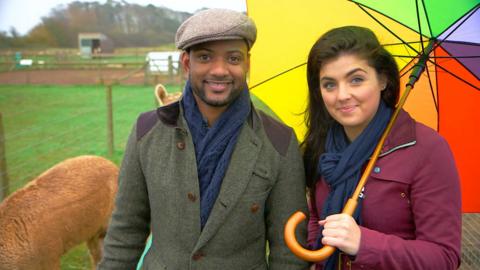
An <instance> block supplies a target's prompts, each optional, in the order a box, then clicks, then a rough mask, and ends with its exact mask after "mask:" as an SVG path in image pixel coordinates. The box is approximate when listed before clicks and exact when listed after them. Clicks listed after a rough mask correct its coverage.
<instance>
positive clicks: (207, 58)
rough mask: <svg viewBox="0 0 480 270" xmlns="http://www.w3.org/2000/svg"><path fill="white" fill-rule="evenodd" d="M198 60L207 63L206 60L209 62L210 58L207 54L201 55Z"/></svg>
mask: <svg viewBox="0 0 480 270" xmlns="http://www.w3.org/2000/svg"><path fill="white" fill-rule="evenodd" d="M198 59H199V60H200V61H208V60H210V56H209V55H208V54H201V55H199V56H198Z"/></svg>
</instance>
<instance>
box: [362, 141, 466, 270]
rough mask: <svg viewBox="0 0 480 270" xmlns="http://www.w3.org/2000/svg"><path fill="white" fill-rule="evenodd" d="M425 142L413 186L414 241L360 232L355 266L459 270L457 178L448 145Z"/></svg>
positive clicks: (459, 234)
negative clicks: (426, 144)
mask: <svg viewBox="0 0 480 270" xmlns="http://www.w3.org/2000/svg"><path fill="white" fill-rule="evenodd" d="M427 139H431V140H430V142H428V146H427V147H426V148H422V149H421V153H418V155H422V157H420V162H418V167H417V168H416V169H415V178H414V179H413V182H412V184H411V193H410V194H411V195H410V201H411V208H412V209H411V211H412V213H413V219H414V221H415V239H403V238H400V237H398V236H395V235H391V234H385V233H381V232H378V231H374V230H370V229H368V228H365V227H361V232H362V236H361V243H360V250H359V253H358V254H357V257H356V260H355V262H354V263H355V264H359V265H363V266H367V267H366V268H375V269H392V270H395V269H399V270H400V269H412V270H415V269H436V270H437V269H438V270H442V269H445V270H447V269H457V268H458V266H459V264H460V245H461V198H460V187H459V177H458V173H457V169H456V167H455V161H454V160H453V155H452V153H451V151H450V148H449V147H448V144H447V143H446V141H445V140H444V139H443V138H441V137H440V136H435V137H433V138H427ZM415 158H417V157H415ZM392 211H395V210H394V209H392Z"/></svg>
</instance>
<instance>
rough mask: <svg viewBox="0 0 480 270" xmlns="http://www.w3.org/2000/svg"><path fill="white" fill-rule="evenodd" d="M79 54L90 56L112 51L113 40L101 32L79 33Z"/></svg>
mask: <svg viewBox="0 0 480 270" xmlns="http://www.w3.org/2000/svg"><path fill="white" fill-rule="evenodd" d="M78 47H79V49H80V55H81V56H82V57H85V58H90V57H92V56H95V55H99V54H105V53H113V42H112V40H111V39H109V38H108V37H107V36H106V35H104V34H102V33H79V34H78Z"/></svg>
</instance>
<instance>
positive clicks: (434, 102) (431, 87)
mask: <svg viewBox="0 0 480 270" xmlns="http://www.w3.org/2000/svg"><path fill="white" fill-rule="evenodd" d="M434 54H435V53H434ZM426 66H427V67H426V72H427V77H428V84H429V85H430V93H431V94H432V99H433V104H435V110H437V115H438V100H437V99H436V98H435V93H434V91H433V85H432V78H431V77H430V72H429V71H428V65H426Z"/></svg>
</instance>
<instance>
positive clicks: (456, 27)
mask: <svg viewBox="0 0 480 270" xmlns="http://www.w3.org/2000/svg"><path fill="white" fill-rule="evenodd" d="M479 7H480V5H478V6H477V7H476V8H473V9H472V11H473V10H475V9H478V8H479ZM469 12H470V11H469ZM474 13H475V12H470V13H469V14H468V16H467V17H465V18H464V20H463V21H462V22H460V23H459V24H458V25H457V26H455V28H454V29H453V30H452V31H450V33H448V35H446V36H445V38H443V39H442V40H438V43H437V44H436V45H435V47H434V48H433V49H435V48H436V47H438V46H440V45H442V43H443V42H444V41H447V39H448V38H449V37H450V36H451V35H452V34H453V33H454V32H455V31H457V29H458V28H459V27H460V26H462V25H463V24H464V23H465V22H466V21H467V20H468V19H469V18H470V17H471V16H472V15H473V14H474ZM461 19H462V18H460V19H458V20H456V21H455V22H454V24H455V23H457V22H458V21H459V20H461ZM449 28H450V27H447V28H446V29H445V31H447V30H448V29H449ZM449 42H453V41H449ZM458 43H461V42H458ZM465 43H469V42H465ZM473 44H474V45H477V44H476V43H473Z"/></svg>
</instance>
